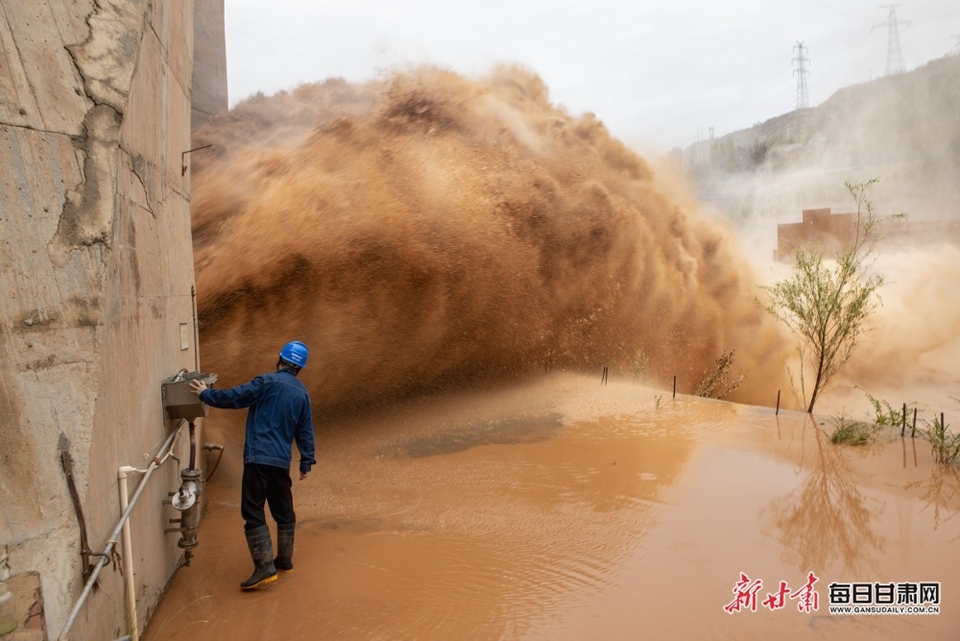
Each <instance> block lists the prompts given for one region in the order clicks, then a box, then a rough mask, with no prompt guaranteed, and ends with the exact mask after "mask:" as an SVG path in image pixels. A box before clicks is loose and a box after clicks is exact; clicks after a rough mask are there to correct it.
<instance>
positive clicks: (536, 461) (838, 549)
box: [143, 374, 960, 641]
mask: <svg viewBox="0 0 960 641" xmlns="http://www.w3.org/2000/svg"><path fill="white" fill-rule="evenodd" d="M241 414H242V413H233V414H231V413H228V412H221V411H216V410H215V411H214V412H213V413H212V414H211V416H210V417H209V418H208V421H207V422H208V428H209V432H208V436H209V434H213V435H214V436H210V437H209V439H208V440H216V437H217V436H218V435H217V432H220V434H219V437H221V441H220V442H223V443H225V444H226V445H227V449H226V454H225V456H224V462H223V463H222V464H221V466H220V468H219V469H218V470H217V471H216V473H215V475H214V478H213V480H212V482H211V483H209V484H208V487H207V492H208V497H209V503H208V507H207V512H206V514H205V516H204V519H203V522H202V524H201V528H200V534H199V538H200V547H199V548H197V550H196V554H195V556H194V559H193V561H192V563H191V565H190V567H187V568H183V569H181V570H179V571H178V572H177V574H176V575H175V577H174V579H173V581H172V583H171V585H170V587H169V590H168V592H167V594H166V596H165V597H164V599H163V601H162V602H161V603H160V605H159V606H158V608H157V610H156V612H155V613H154V614H153V616H152V618H151V621H150V624H149V626H148V627H147V628H146V631H145V633H144V635H143V638H145V639H147V640H149V641H160V640H163V639H191V640H198V641H202V640H207V639H210V640H217V641H219V640H220V639H223V638H229V639H288V640H295V639H551V640H562V639H571V640H573V639H577V640H579V639H613V640H615V639H636V638H646V639H736V640H738V641H740V640H752V639H758V640H759V639H831V640H832V639H836V640H840V639H843V640H845V641H846V640H859V639H863V640H867V639H870V640H874V639H906V638H909V639H916V640H926V639H931V640H933V639H937V640H940V639H956V638H960V566H958V565H957V563H956V559H957V558H958V552H960V518H958V517H957V516H956V515H957V513H958V512H960V492H958V490H960V479H958V476H957V474H956V472H955V471H950V470H947V471H944V469H943V468H941V467H938V466H936V465H935V464H933V462H932V460H931V452H930V446H929V444H928V443H927V442H926V441H923V440H921V439H919V438H918V439H916V440H912V439H910V438H909V437H908V438H906V439H901V438H900V436H899V432H890V433H887V434H885V435H884V436H883V438H882V439H881V440H882V442H881V443H879V444H875V445H871V446H867V447H859V448H854V447H849V446H835V445H832V444H831V443H830V441H829V438H828V434H829V432H830V431H831V429H832V428H831V427H830V425H829V424H826V425H815V424H814V422H813V421H811V419H810V418H809V417H807V416H806V415H804V414H799V413H793V412H780V414H779V416H777V415H775V413H774V410H772V409H766V408H753V407H745V406H738V405H732V404H726V403H721V402H716V401H709V400H703V399H698V398H691V397H678V398H676V399H673V398H671V395H670V392H669V391H667V392H664V391H658V390H651V389H647V388H643V387H640V386H638V385H635V384H633V383H632V382H630V381H624V380H616V379H614V380H611V382H610V384H609V385H600V381H599V377H596V378H586V377H582V376H576V375H571V374H557V375H552V376H550V377H547V378H544V379H542V380H540V381H537V382H533V383H529V384H525V385H521V386H517V387H513V388H509V389H502V390H494V391H490V392H485V393H477V394H471V395H464V396H460V397H456V398H453V397H447V398H436V399H424V400H422V401H418V402H415V403H412V404H410V405H408V406H406V407H403V408H399V409H396V410H394V411H392V412H390V413H388V414H381V415H378V416H364V417H357V418H355V419H352V420H350V421H338V422H336V423H335V424H331V425H320V426H318V431H317V436H318V457H317V458H318V461H319V463H318V465H317V467H316V468H315V470H314V472H313V474H311V476H310V477H309V478H308V479H307V480H305V481H303V482H297V481H295V482H294V498H295V502H296V507H297V514H298V521H299V526H298V529H297V539H296V553H295V556H294V563H295V566H296V567H295V569H294V570H293V572H290V573H285V574H281V577H280V579H279V580H278V581H276V582H274V583H272V584H270V585H268V586H267V587H265V588H263V589H260V590H257V591H254V592H252V593H245V592H241V591H240V590H239V588H238V583H239V581H241V580H242V579H245V578H246V577H247V576H248V575H249V573H250V571H251V570H252V565H251V562H250V559H249V556H248V553H247V550H246V545H245V542H244V539H243V532H242V521H241V519H240V516H239V508H238V500H237V499H238V494H239V490H238V485H239V458H240V449H239V448H240V446H241V443H242V435H240V436H239V437H238V433H239V431H240V430H242V426H241V424H240V423H238V422H236V420H235V419H236V418H237V417H238V416H240V415H241ZM240 418H242V416H240ZM229 430H233V432H232V433H229ZM295 460H296V459H295ZM811 573H812V574H813V577H811V576H810V574H811ZM741 574H743V575H746V580H745V584H744V586H743V591H744V592H745V594H746V596H745V597H744V598H743V599H740V600H738V599H737V594H736V587H737V584H738V581H740V580H741ZM757 580H760V581H762V585H761V586H759V588H757V584H756V583H755V582H756V581H757ZM810 581H813V591H815V592H816V593H817V597H818V604H817V605H818V607H817V609H813V608H812V607H811V606H812V603H811V601H809V600H808V601H806V602H805V601H804V597H805V596H810V597H811V598H812V593H811V592H809V591H806V592H805V591H803V588H804V586H805V585H806V584H808V583H809V582H810ZM781 582H785V583H786V584H787V585H786V586H784V587H785V589H786V590H787V592H785V593H784V595H783V598H782V602H783V607H782V608H774V607H773V606H775V605H777V599H776V598H775V597H776V596H777V595H778V594H779V593H780V592H781V589H780V588H781ZM831 583H835V584H838V585H839V584H853V583H861V584H870V585H868V586H867V587H868V588H869V589H870V590H876V586H875V584H876V583H881V584H884V585H889V584H891V583H892V584H894V589H895V590H900V589H901V585H902V586H904V587H903V588H902V589H904V590H906V589H908V587H909V586H910V585H917V586H919V584H920V583H939V588H940V593H939V594H940V604H939V608H940V612H939V614H937V615H929V614H928V615H907V614H896V615H892V614H884V615H880V614H875V615H837V614H831V613H830V611H829V595H830V588H829V587H828V586H829V585H830V584H831ZM750 588H757V589H755V590H754V592H753V594H754V595H755V596H756V601H755V607H756V609H755V611H754V609H753V608H752V607H751V606H752V605H754V603H752V602H751V598H750V597H749V593H750ZM837 589H838V590H839V589H842V585H840V587H838V588H837ZM857 589H858V590H861V591H862V590H864V589H866V588H864V587H863V586H861V587H859V588H857ZM771 594H772V595H773V597H774V598H771V600H770V601H768V605H764V603H763V602H764V601H765V600H767V598H768V595H771ZM791 595H794V596H793V598H791ZM738 603H739V606H740V607H739V608H737V604H738ZM728 605H730V606H731V607H730V608H728V609H729V610H733V611H732V612H728V611H727V610H725V607H724V606H728ZM803 606H807V607H803Z"/></svg>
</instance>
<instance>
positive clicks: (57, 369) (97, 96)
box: [0, 0, 226, 641]
mask: <svg viewBox="0 0 960 641" xmlns="http://www.w3.org/2000/svg"><path fill="white" fill-rule="evenodd" d="M195 11H196V12H197V15H198V16H201V19H200V21H201V22H202V23H203V24H202V25H200V27H202V28H203V29H206V30H207V32H208V33H214V34H216V33H219V37H220V41H219V45H218V44H217V43H216V42H215V39H214V38H207V42H206V45H208V46H207V47H206V51H207V53H206V54H205V55H206V59H204V60H203V61H201V62H200V63H197V64H196V65H195V61H194V32H195V31H194V30H195V26H194V12H195ZM218 11H219V15H218V13H217V12H218ZM222 39H223V0H195V1H194V0H96V1H95V0H52V1H51V0H17V2H4V3H2V4H0V137H2V139H3V144H2V145H0V290H2V291H3V293H4V295H3V296H2V297H0V357H2V359H3V366H2V367H0V506H2V514H3V518H2V519H0V582H3V583H5V585H6V587H7V588H8V589H9V590H10V591H11V592H13V593H14V596H15V602H16V604H17V609H16V616H17V628H16V629H15V630H13V631H12V632H10V634H9V635H7V636H4V637H3V638H4V640H5V641H6V640H8V639H10V640H16V641H27V640H32V639H54V638H57V637H58V635H60V633H61V631H62V630H63V628H64V625H65V624H66V623H67V622H68V620H69V619H70V613H71V610H72V609H73V607H74V604H76V603H78V599H79V598H80V596H81V593H82V591H83V589H84V585H85V578H86V576H87V575H88V574H89V570H90V569H91V567H92V566H93V565H94V564H96V563H97V562H98V561H99V559H100V557H98V556H96V554H97V553H100V552H103V551H104V550H106V549H107V548H108V547H110V546H111V545H112V546H113V547H114V549H115V551H116V552H117V553H120V552H121V551H122V549H121V547H120V545H119V543H111V541H109V540H108V539H109V538H110V536H111V533H112V532H113V531H114V529H115V528H116V526H117V524H118V523H119V521H120V517H121V509H120V504H119V500H118V471H119V469H120V468H121V467H123V466H132V467H135V468H139V469H146V468H148V467H149V466H150V465H151V462H152V461H154V460H155V459H156V457H158V456H160V455H162V452H161V451H160V450H161V447H162V444H163V443H165V441H166V440H167V439H168V437H169V436H170V435H171V433H172V432H174V431H176V430H178V429H179V430H180V431H181V436H180V438H179V439H178V440H176V441H174V443H175V445H174V447H173V448H172V451H173V453H174V456H176V457H177V458H179V460H180V462H181V464H180V466H179V467H178V465H177V463H176V461H175V460H174V459H173V458H170V459H169V460H167V461H165V462H164V463H163V464H162V465H160V466H159V467H157V468H156V471H155V472H154V473H153V474H152V476H151V477H150V478H149V481H148V483H147V484H146V485H145V486H144V488H143V491H142V494H141V495H140V496H139V497H138V498H139V500H138V501H137V503H136V504H135V505H134V507H133V509H132V511H131V513H130V521H129V523H130V534H131V537H130V539H131V542H132V553H131V554H129V555H128V557H129V558H128V559H124V560H125V561H127V560H130V561H132V567H133V576H132V579H133V580H132V585H133V588H134V594H135V599H136V601H135V602H136V614H137V620H138V621H139V622H140V624H141V627H142V623H143V621H144V620H145V619H147V618H148V617H149V615H150V613H151V612H152V611H153V609H154V608H155V606H156V604H157V602H158V600H159V598H160V596H161V595H162V592H163V590H164V588H165V586H166V584H167V582H168V581H169V579H170V577H171V576H172V574H173V572H174V571H175V570H176V568H177V566H178V564H179V563H180V562H181V559H182V558H183V556H184V552H183V550H182V549H180V547H178V544H177V542H178V535H177V534H176V533H166V532H165V528H169V527H171V525H170V524H169V519H171V518H176V517H177V515H178V513H177V512H176V511H175V510H173V508H172V507H171V506H170V505H167V504H165V500H166V499H167V498H168V495H169V493H170V492H174V491H176V490H177V488H178V487H179V485H180V475H179V472H180V469H179V468H180V467H186V466H187V461H188V459H189V454H188V452H189V442H188V434H187V428H186V427H185V426H183V425H181V424H180V422H178V421H171V420H166V419H167V417H166V415H165V412H164V408H163V406H162V403H161V383H162V381H164V379H167V378H169V377H171V376H173V375H175V374H177V373H178V372H179V371H181V370H188V371H189V370H194V369H197V364H198V362H199V358H198V352H197V345H196V342H195V336H196V332H195V312H194V309H195V306H194V300H193V295H192V294H193V278H194V272H193V252H192V244H191V232H190V203H189V193H190V191H189V190H190V173H189V155H187V156H184V155H183V152H184V151H186V150H189V149H190V129H191V95H192V93H193V91H194V90H193V89H192V85H193V81H194V74H195V70H196V69H203V70H204V74H205V75H204V76H203V77H204V80H203V82H205V83H207V87H206V89H205V90H204V91H203V92H202V93H203V94H204V95H205V97H206V98H205V102H204V106H203V108H202V109H201V112H204V113H206V114H209V113H211V112H212V110H215V109H216V105H217V104H218V103H217V100H220V103H221V104H222V105H223V107H225V106H226V100H225V97H226V71H225V64H222V63H221V60H222V58H223V53H224V48H223V40H222ZM218 65H219V66H218ZM198 93H201V92H198ZM211 105H213V106H212V107H211ZM184 159H186V165H187V169H186V170H184V169H183V168H182V167H183V163H182V161H183V160H184ZM199 431H200V430H199V429H198V432H199ZM199 439H202V436H201V435H200V434H198V440H199ZM198 450H199V448H198ZM201 451H202V450H201ZM199 458H200V459H201V461H199V463H202V457H199ZM67 463H70V464H71V467H72V475H68V473H67V471H66V469H67V465H66V464H67ZM70 476H72V480H73V482H74V485H75V488H76V500H73V499H72V497H71V488H70V483H69V481H68V477H70ZM141 478H142V475H141V474H138V473H133V474H131V475H130V478H129V492H130V495H131V498H133V497H134V495H135V492H136V491H137V489H138V484H139V482H140V479H141ZM77 508H81V509H82V515H83V519H82V521H81V518H80V511H79V510H78V509H77ZM81 523H82V525H81ZM82 536H85V537H86V547H87V549H86V550H83V549H82V545H81V537H82ZM201 545H202V543H201ZM118 565H119V563H118V562H117V561H116V559H114V560H113V561H112V562H111V563H110V564H108V565H107V566H106V567H104V569H103V571H101V572H100V574H99V578H98V589H96V590H93V591H91V592H90V593H89V598H87V599H86V601H85V602H84V604H83V605H82V606H81V607H80V609H79V610H78V611H77V616H76V617H75V619H74V622H73V623H72V630H71V632H70V635H69V637H70V638H76V639H113V638H117V637H121V636H124V635H127V634H131V633H133V634H134V636H135V631H132V630H131V627H130V624H129V623H128V621H130V620H132V617H130V616H129V614H128V613H127V611H126V609H125V598H126V597H125V590H126V586H125V577H123V576H121V572H120V568H119V567H117V566H118Z"/></svg>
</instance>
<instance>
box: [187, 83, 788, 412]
mask: <svg viewBox="0 0 960 641" xmlns="http://www.w3.org/2000/svg"><path fill="white" fill-rule="evenodd" d="M194 142H195V144H208V143H212V144H213V145H214V147H213V148H212V149H211V153H208V154H205V155H204V156H203V157H200V156H198V157H197V158H195V159H194V165H193V187H192V200H191V204H192V213H193V232H194V255H195V261H196V270H197V271H196V282H197V292H198V300H199V305H200V319H201V334H202V344H203V352H202V358H203V368H204V369H205V370H207V371H217V372H220V373H221V378H222V379H224V382H229V383H232V382H233V381H237V382H239V381H241V380H242V379H244V378H245V377H248V376H252V375H255V374H256V373H258V372H259V371H262V370H263V369H264V368H265V367H268V364H272V363H273V361H274V360H275V356H276V351H277V350H278V349H279V347H280V346H281V345H283V344H284V343H285V342H286V341H288V340H293V339H297V340H303V341H304V342H306V343H307V344H308V345H309V346H310V349H311V361H310V366H309V367H307V368H306V369H305V370H304V371H303V373H302V374H301V376H302V377H303V378H304V380H305V383H306V384H307V385H308V387H309V388H310V389H311V392H312V395H313V398H314V404H315V405H316V406H317V407H318V408H319V409H322V410H327V411H333V410H342V409H348V408H351V407H356V406H361V405H364V404H368V403H371V402H379V401H384V400H390V399H395V398H399V397H403V396H405V395H409V394H415V393H424V392H427V391H431V390H436V389H440V388H447V387H456V386H461V385H465V384H472V383H475V382H484V381H486V382H489V381H509V380H514V379H516V378H517V377H522V376H525V375H530V374H536V373H542V372H544V370H545V369H549V368H571V369H578V370H585V371H591V370H596V371H597V372H599V371H600V370H601V368H602V367H603V366H610V367H611V368H612V369H613V371H617V368H622V370H623V371H626V370H627V369H628V368H629V366H630V363H631V362H632V361H634V360H635V359H638V358H641V357H642V359H644V362H645V363H646V364H647V372H646V374H647V382H649V383H650V384H653V385H667V384H668V383H669V381H671V380H672V377H673V376H674V375H677V376H678V380H679V383H678V388H679V391H687V392H691V391H693V389H695V388H696V386H697V384H698V383H699V382H700V380H701V378H702V376H703V373H704V371H706V370H707V369H709V367H710V366H711V364H712V363H714V361H715V360H716V359H717V357H718V356H720V355H721V354H722V353H724V352H725V351H729V350H736V354H737V361H738V362H737V364H736V367H735V368H734V369H735V370H736V373H740V372H743V373H745V374H746V376H745V379H744V383H743V385H742V386H741V388H740V389H739V390H738V391H737V393H736V394H735V395H734V396H733V397H732V398H733V400H743V401H748V402H757V403H762V404H766V405H772V403H773V402H774V399H775V398H776V393H777V389H778V386H780V387H785V384H784V383H783V382H782V376H783V374H782V372H783V371H784V366H783V358H782V351H783V350H784V345H785V344H786V343H785V342H784V340H783V336H782V334H781V333H780V330H779V329H778V328H777V327H775V326H774V324H773V322H772V321H771V320H770V319H769V318H767V317H766V315H764V314H763V313H762V312H761V311H760V310H759V309H758V308H757V307H756V305H755V296H756V288H755V286H754V283H753V280H752V278H751V277H750V273H749V270H748V268H747V266H746V263H745V261H744V260H742V259H741V257H740V254H739V250H738V249H737V246H736V244H735V242H734V240H733V237H732V235H730V234H729V233H728V232H727V231H726V230H724V229H722V228H721V227H719V226H718V225H716V224H715V223H713V222H711V221H708V220H706V219H704V218H701V217H699V216H698V215H696V212H694V211H690V209H689V207H688V206H687V205H681V204H680V202H681V201H679V200H677V199H675V198H671V197H670V196H669V195H668V193H669V190H668V189H666V188H664V186H663V185H661V184H659V183H658V179H657V178H656V177H655V176H654V174H653V172H652V171H651V168H650V166H649V165H648V163H646V162H645V161H644V160H643V159H642V158H640V157H639V156H637V155H636V154H634V153H633V152H631V151H630V150H629V149H627V148H626V147H625V146H624V145H623V144H621V143H620V142H619V141H617V140H616V139H614V138H612V137H611V136H610V135H609V133H608V132H607V130H606V129H605V128H604V126H603V125H602V123H600V122H599V121H598V120H597V119H596V118H594V117H593V116H592V115H590V114H587V115H584V116H582V117H572V116H570V115H569V114H567V113H566V112H565V111H564V110H563V109H562V108H559V107H557V106H554V105H552V104H551V103H550V102H549V99H548V92H547V88H546V87H545V85H544V84H543V82H542V81H541V80H540V79H539V78H538V77H537V76H536V75H533V74H531V73H529V72H527V71H524V70H522V69H517V68H512V67H511V68H507V67H505V68H499V69H496V70H494V71H493V72H492V73H491V74H490V75H489V76H488V77H486V78H483V79H482V80H479V81H474V80H470V79H466V78H464V77H461V76H458V75H456V74H454V73H451V72H448V71H443V70H439V69H435V68H421V69H416V70H413V71H409V72H406V73H397V74H395V75H393V76H390V77H389V78H386V79H384V80H382V81H377V82H372V83H367V84H363V85H352V84H348V83H346V82H343V81H341V80H330V81H327V82H325V83H321V84H308V85H302V86H301V87H299V88H297V89H296V90H294V91H291V92H285V93H281V94H278V95H276V96H273V97H269V98H268V97H263V96H257V97H254V98H252V99H250V100H247V101H245V102H243V103H241V104H239V105H238V106H237V107H235V108H234V109H233V110H232V111H230V112H229V113H227V114H225V115H223V116H220V117H218V118H215V119H213V120H212V121H210V122H209V123H208V124H207V125H205V126H204V127H203V128H201V129H200V130H198V131H196V132H195V133H194Z"/></svg>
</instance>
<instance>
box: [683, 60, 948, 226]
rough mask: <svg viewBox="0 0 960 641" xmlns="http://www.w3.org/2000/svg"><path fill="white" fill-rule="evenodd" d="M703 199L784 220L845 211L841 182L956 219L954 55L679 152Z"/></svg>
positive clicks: (886, 204) (916, 212) (910, 212)
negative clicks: (871, 182) (874, 182)
mask: <svg viewBox="0 0 960 641" xmlns="http://www.w3.org/2000/svg"><path fill="white" fill-rule="evenodd" d="M683 160H684V165H685V167H686V168H687V170H688V172H689V173H690V174H691V175H692V176H693V177H694V179H695V180H696V183H697V186H698V190H699V193H700V196H701V198H702V199H703V200H704V201H705V202H707V203H710V204H712V205H714V206H715V207H716V208H717V209H718V210H720V211H721V212H723V213H725V214H726V215H728V216H730V217H731V218H732V219H733V220H735V221H738V222H741V223H747V222H750V221H754V220H756V219H758V218H759V219H760V220H763V221H771V219H776V222H790V221H792V220H793V219H798V218H799V214H800V210H801V209H808V208H815V207H833V208H834V209H835V210H843V209H848V208H849V204H850V202H851V201H850V198H849V196H848V194H847V191H846V189H845V188H844V185H843V184H844V182H845V181H850V182H853V183H857V182H863V181H866V180H868V179H870V178H880V183H879V185H878V186H877V187H876V189H875V190H874V192H873V194H874V202H875V204H876V205H877V207H878V209H881V210H882V211H883V213H895V212H904V213H906V214H907V216H908V217H909V218H910V219H914V220H942V219H960V180H958V178H960V170H958V168H960V56H956V55H954V56H947V57H944V58H940V59H937V60H934V61H932V62H930V63H928V64H926V65H925V66H923V67H921V68H918V69H916V70H915V71H912V72H910V73H905V74H900V75H896V76H888V77H884V78H880V79H877V80H874V81H871V82H867V83H863V84H859V85H854V86H850V87H846V88H844V89H841V90H839V91H837V92H836V93H835V94H834V95H833V96H831V97H830V98H829V99H828V100H826V101H825V102H824V103H822V104H821V105H819V106H818V107H815V108H812V109H802V110H797V111H794V112H791V113H788V114H785V115H782V116H778V117H776V118H772V119H770V120H768V121H766V122H763V123H761V124H759V125H757V126H755V127H752V128H750V129H745V130H742V131H737V132H734V133H732V134H729V135H726V136H723V137H720V138H715V139H712V140H708V141H704V142H700V143H697V144H695V145H693V146H691V147H689V148H687V149H686V150H684V152H683Z"/></svg>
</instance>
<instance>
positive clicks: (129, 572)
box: [119, 466, 141, 641]
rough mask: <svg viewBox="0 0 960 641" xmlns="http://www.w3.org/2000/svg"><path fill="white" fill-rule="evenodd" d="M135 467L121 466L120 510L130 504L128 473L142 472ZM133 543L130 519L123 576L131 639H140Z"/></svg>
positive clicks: (125, 544)
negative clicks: (131, 540) (134, 578)
mask: <svg viewBox="0 0 960 641" xmlns="http://www.w3.org/2000/svg"><path fill="white" fill-rule="evenodd" d="M140 471H141V470H138V469H137V468H135V467H129V466H124V467H121V468H120V474H119V477H120V511H121V512H126V511H127V507H128V505H129V499H128V498H127V474H129V473H131V472H140ZM132 552H133V544H132V543H131V542H130V519H127V520H126V522H125V523H124V524H123V576H124V579H125V582H126V585H127V623H128V624H129V626H130V627H129V630H130V639H131V641H139V639H140V628H139V625H138V623H137V595H136V591H135V586H134V583H133V554H132Z"/></svg>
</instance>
